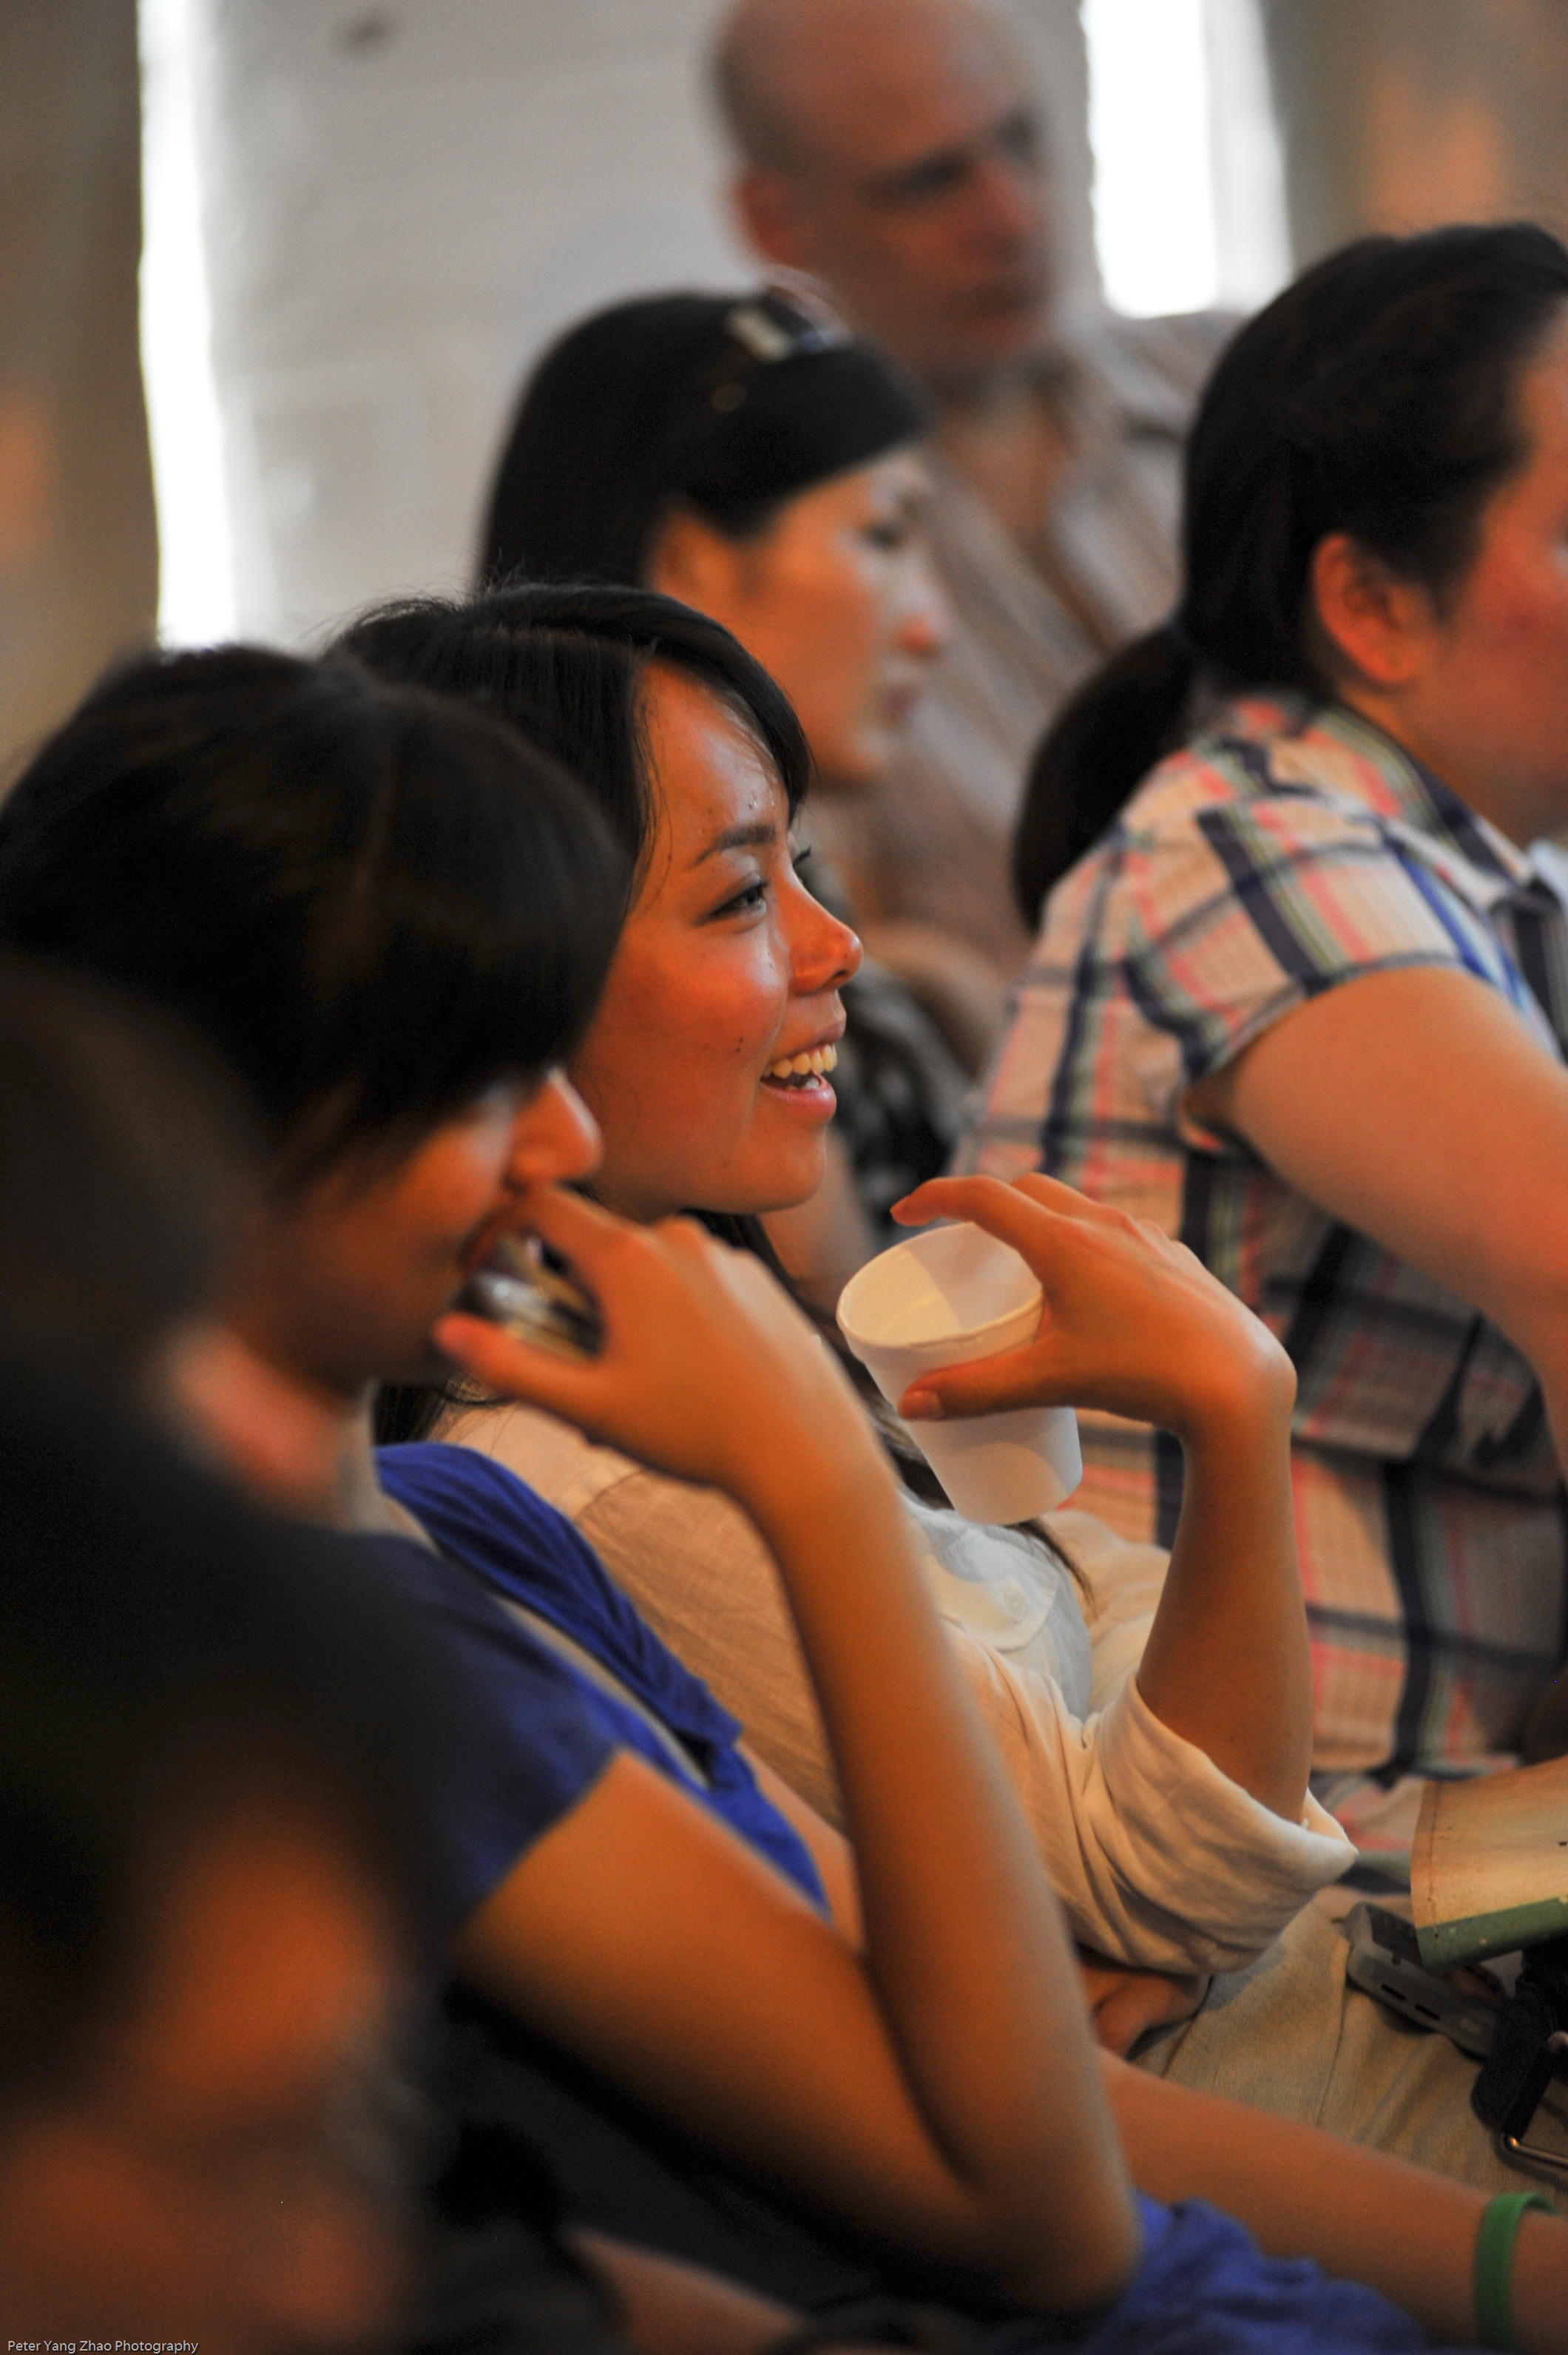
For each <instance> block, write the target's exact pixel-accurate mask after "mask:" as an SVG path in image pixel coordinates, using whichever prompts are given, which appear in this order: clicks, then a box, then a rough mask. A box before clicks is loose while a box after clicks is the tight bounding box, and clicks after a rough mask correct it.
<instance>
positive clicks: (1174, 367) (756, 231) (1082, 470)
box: [713, 0, 1222, 968]
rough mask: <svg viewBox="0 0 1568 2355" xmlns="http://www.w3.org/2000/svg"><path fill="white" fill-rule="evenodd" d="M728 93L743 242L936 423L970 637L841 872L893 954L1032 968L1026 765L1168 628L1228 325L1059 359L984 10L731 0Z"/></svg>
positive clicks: (947, 534)
mask: <svg viewBox="0 0 1568 2355" xmlns="http://www.w3.org/2000/svg"><path fill="white" fill-rule="evenodd" d="M713 67H714V83H715V89H716V92H717V95H718V99H719V103H720V110H721V112H722V114H723V116H724V120H725V123H726V124H727V126H728V128H729V131H730V133H731V137H732V139H733V141H734V144H735V147H736V150H737V155H738V158H739V165H740V169H739V173H738V176H737V179H736V182H735V187H734V198H735V204H736V208H737V210H738V212H739V214H740V217H741V222H742V224H743V226H744V229H745V231H746V233H747V235H748V237H749V238H750V240H751V241H752V244H753V245H754V246H755V247H756V249H757V250H758V251H759V252H760V253H761V254H763V256H764V257H765V258H766V259H767V260H769V261H773V262H774V263H778V264H783V265H784V266H786V267H788V268H791V269H794V270H800V271H805V272H809V273H810V274H811V275H812V276H814V277H816V278H818V279H820V280H821V281H822V282H823V283H824V284H825V285H826V287H827V290H828V291H829V293H831V294H832V296H833V298H834V300H835V302H836V303H837V305H838V306H839V307H840V309H842V310H843V312H844V313H845V314H846V315H847V316H848V318H849V319H850V320H851V321H852V322H853V323H854V324H855V325H857V326H859V327H860V328H861V329H863V330H864V331H865V332H866V333H868V334H870V335H873V336H877V337H879V338H880V341H881V342H882V343H883V344H885V345H886V346H887V347H888V349H889V350H890V351H891V352H892V353H893V354H894V356H895V357H897V358H898V359H900V360H901V361H902V363H903V364H904V366H905V367H906V368H909V369H910V370H911V372H912V374H913V375H914V376H916V377H917V378H919V379H920V380H921V382H922V383H923V386H924V387H925V389H926V392H927V394H928V396H929V398H930V400H931V403H932V407H933V416H934V433H933V471H934V473H935V476H936V498H935V503H934V508H933V542H934V551H935V556H936V560H937V564H938V566H939V568H940V570H941V572H942V575H943V579H944V585H945V586H946V589H947V591H948V594H949V597H950V599H951V602H952V604H953V608H954V612H955V618H956V620H957V623H958V625H959V626H958V631H957V633H956V634H955V644H954V646H953V649H952V651H951V653H950V655H948V656H947V658H946V659H945V661H944V663H943V665H942V666H940V668H939V670H938V672H937V674H936V676H935V678H934V681H933V687H932V690H931V692H930V693H929V695H928V696H927V697H926V698H925V700H924V702H923V705H922V706H921V708H920V709H919V711H918V712H917V714H916V716H915V719H914V720H913V723H912V731H911V740H910V746H909V751H908V753H907V755H906V757H905V758H904V759H903V760H902V761H901V763H900V764H899V766H898V768H897V770H896V771H895V773H894V774H893V776H892V778H891V780H890V782H889V783H888V784H887V785H885V786H883V787H882V788H880V791H879V792H878V793H877V794H876V795H875V796H874V798H873V799H872V800H871V801H870V802H869V803H868V804H867V805H865V806H863V807H860V808H859V809H858V810H857V811H856V812H855V813H854V815H856V816H857V817H858V818H859V826H860V829H861V830H860V833H859V839H856V840H851V841H848V842H845V843H841V844H840V845H838V846H837V847H838V851H839V855H840V857H841V858H843V859H844V860H845V861H846V863H847V864H848V866H849V867H850V868H851V871H852V875H853V879H854V883H855V887H856V890H857V892H858V894H859V905H860V907H861V910H862V913H866V912H868V911H869V912H870V913H872V914H873V916H874V917H875V918H878V919H880V937H879V938H878V941H877V945H878V948H879V949H880V953H881V954H884V955H885V956H890V957H891V958H892V959H893V961H898V956H897V952H898V947H899V940H898V935H899V934H900V933H902V932H910V933H911V935H912V937H911V940H910V942H909V943H906V945H907V946H909V947H910V948H911V950H912V953H913V954H918V943H916V942H915V941H914V939H913V932H914V931H915V930H918V929H919V928H923V927H937V928H939V929H940V930H942V931H943V932H948V933H954V934H957V935H960V936H962V937H963V939H965V941H966V942H967V943H969V944H970V946H971V948H972V949H977V950H979V951H981V952H983V953H984V954H986V955H987V956H988V957H990V958H992V959H994V960H995V961H996V962H997V964H1000V965H1001V966H1002V967H1004V968H1011V967H1015V966H1016V965H1017V964H1019V962H1021V960H1022V957H1023V955H1024V954H1025V952H1026V949H1027V946H1028V940H1027V935H1026V933H1025V932H1024V930H1023V927H1022V924H1021V922H1020V921H1019V917H1018V915H1017V913H1016V912H1015V910H1014V906H1013V899H1012V892H1011V888H1010V885H1009V882H1008V847H1009V844H1010V838H1011V833H1012V827H1013V823H1014V820H1015V817H1016V815H1017V811H1018V804H1019V792H1020V788H1021V784H1022V779H1023V773H1024V769H1025V765H1026V763H1027V762H1028V759H1029V753H1030V751H1031V750H1032V749H1033V746H1034V744H1035V742H1036V741H1037V739H1038V737H1039V736H1040V732H1041V730H1042V729H1043V728H1044V727H1045V725H1046V723H1047V721H1048V720H1049V719H1051V716H1052V715H1053V714H1054V712H1055V710H1056V709H1057V708H1058V706H1059V705H1060V704H1061V701H1062V700H1063V699H1064V698H1065V697H1066V696H1067V695H1068V694H1069V693H1070V692H1071V691H1072V687H1074V686H1075V685H1076V684H1077V683H1078V681H1079V680H1080V679H1081V678H1083V677H1085V676H1086V674H1087V673H1088V672H1089V671H1091V670H1092V669H1093V668H1094V666H1096V665H1097V664H1098V663H1099V662H1100V661H1101V660H1103V658H1104V655H1106V654H1108V653H1110V652H1111V651H1112V650H1113V649H1114V648H1115V646H1117V645H1120V644H1121V643H1122V642H1123V641H1124V640H1125V639H1126V638H1128V637H1131V636H1133V635H1136V634H1137V633H1138V632H1139V631H1142V630H1145V629H1147V628H1148V627H1149V626H1150V625H1151V624H1152V623H1154V622H1156V621H1157V620H1158V619H1159V617H1160V616H1161V615H1162V614H1163V613H1166V612H1167V611H1168V608H1169V605H1170V602H1171V598H1172V593H1173V590H1174V584H1175V570H1174V562H1173V554H1172V548H1173V541H1174V536H1175V527H1176V515H1177V503H1178V479H1177V476H1178V462H1179V447H1180V436H1181V434H1182V432H1184V430H1185V427H1186V423H1187V419H1188V416H1189V411H1190V409H1191V405H1192V401H1193V400H1194V398H1195V395H1196V393H1197V390H1198V389H1199V387H1200V384H1201V382H1202V379H1203V378H1204V376H1205V375H1206V374H1207V372H1208V368H1209V366H1210V364H1211V360H1212V359H1213V357H1214V356H1215V353H1216V351H1217V349H1218V347H1219V343H1220V341H1221V332H1222V331H1221V325H1220V323H1218V322H1216V321H1213V320H1211V319H1208V318H1195V319H1181V320H1158V321H1152V320H1150V321H1137V322H1133V321H1127V320H1115V319H1112V318H1110V317H1109V316H1106V317H1104V319H1103V320H1102V321H1101V322H1100V323H1099V324H1098V325H1096V326H1095V327H1094V328H1093V331H1092V332H1090V333H1087V334H1084V335H1081V336H1074V337H1073V339H1072V342H1071V344H1069V343H1068V342H1067V341H1066V340H1065V339H1064V338H1062V337H1061V336H1060V335H1058V334H1055V333H1053V331H1052V326H1051V296H1052V293H1053V284H1052V257H1051V233H1050V212H1049V204H1048V187H1047V175H1046V169H1045V161H1044V155H1043V134H1042V124H1041V119H1040V107H1039V102H1038V101H1037V98H1036V95H1035V92H1034V91H1033V89H1032V87H1031V84H1030V80H1029V73H1028V71H1027V69H1026V68H1025V65H1024V62H1023V59H1022V58H1021V56H1020V54H1019V47H1018V45H1017V42H1016V41H1015V39H1014V37H1013V34H1012V32H1011V29H1010V28H1009V27H1008V23H1007V20H1006V18H1005V17H1004V16H1002V15H1001V14H1000V13H999V12H998V11H997V10H996V9H995V8H993V7H991V6H989V5H983V0H740V5H739V6H737V7H736V8H735V9H734V10H733V11H732V13H731V15H730V16H728V17H727V18H726V19H725V20H724V21H723V23H722V25H721V27H720V35H719V40H718V46H717V48H716V50H715V53H714V59H713ZM873 930H876V927H873Z"/></svg>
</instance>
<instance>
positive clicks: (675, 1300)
mask: <svg viewBox="0 0 1568 2355" xmlns="http://www.w3.org/2000/svg"><path fill="white" fill-rule="evenodd" d="M520 1211H521V1216H520V1219H519V1222H518V1223H519V1224H520V1225H521V1226H523V1227H526V1228H527V1229H528V1231H531V1232H532V1233H534V1234H537V1235H539V1236H540V1237H541V1238H542V1239H543V1241H546V1242H547V1243H549V1244H550V1245H551V1246H552V1248H553V1249H555V1250H557V1251H559V1252H560V1253H561V1254H562V1256H563V1257H564V1258H565V1259H566V1260H567V1261H568V1262H569V1263H570V1264H571V1269H572V1272H573V1273H574V1275H575V1276H576V1277H577V1278H578V1279H579V1281H580V1282H581V1284H582V1285H583V1286H584V1288H585V1289H586V1290H587V1291H589V1292H590V1293H592V1295H593V1298H594V1300H595V1302H596V1303H597V1305H598V1307H599V1311H600V1315H601V1316H602V1317H603V1325H604V1343H603V1349H602V1350H601V1351H600V1353H599V1355H598V1356H597V1357H595V1358H592V1359H568V1358H562V1357H558V1356H555V1355H553V1354H552V1353H550V1352H549V1351H547V1350H543V1349H538V1348H530V1347H529V1346H528V1343H527V1342H523V1341H518V1340H517V1339H515V1338H514V1337H512V1336H511V1335H510V1334H509V1333H507V1332H505V1331H504V1330H502V1328H501V1327H498V1326H496V1325H492V1324H488V1323H486V1322H485V1319H484V1318H482V1317H477V1316H460V1315H450V1316H443V1318H442V1319H441V1321H440V1322H439V1324H437V1326H436V1327H435V1328H434V1333H433V1338H434V1340H435V1342H436V1345H437V1347H438V1348H441V1349H443V1350H444V1351H445V1353H446V1354H447V1356H448V1357H450V1358H451V1359H453V1362H454V1363H455V1364H456V1365H458V1366H460V1367H461V1368H462V1369H463V1370H464V1373H467V1374H471V1375H473V1377H474V1378H475V1380H476V1381H480V1382H483V1383H484V1384H485V1386H486V1388H487V1389H490V1390H492V1391H498V1392H499V1393H500V1394H501V1395H503V1396H504V1397H507V1398H515V1399H521V1400H524V1401H527V1402H528V1404H529V1405H531V1406H538V1407H543V1408H544V1409H546V1411H547V1412H549V1413H551V1414H557V1415H560V1416H562V1417H563V1418H564V1419H565V1420H566V1421H567V1422H569V1423H577V1424H579V1425H581V1428H582V1429H583V1430H585V1431H587V1432H589V1433H592V1436H593V1437H595V1438H597V1439H601V1440H603V1441H604V1442H606V1443H607V1444H609V1445H611V1446H613V1447H618V1448H620V1449H621V1450H623V1452H624V1454H626V1455H635V1456H636V1457H637V1458H639V1460H640V1461H642V1462H643V1463H645V1464H651V1465H655V1466H656V1468H657V1469H658V1470H660V1471H663V1472H672V1473H675V1474H677V1476H679V1477H680V1478H682V1479H686V1480H697V1481H701V1482H704V1483H705V1484H708V1485H710V1486H712V1487H719V1488H723V1489H725V1490H727V1491H728V1492H729V1494H730V1495H731V1496H733V1497H737V1498H739V1499H740V1501H741V1502H742V1503H747V1502H749V1501H750V1500H751V1498H752V1494H753V1491H755V1490H757V1489H758V1488H759V1487H766V1485H767V1483H768V1482H769V1481H770V1480H774V1481H777V1480H778V1479H780V1478H781V1477H782V1478H785V1479H787V1478H790V1477H793V1478H794V1479H795V1480H796V1481H798V1482H799V1483H800V1484H801V1485H803V1486H804V1485H805V1484H807V1483H808V1482H813V1481H815V1480H816V1478H818V1477H819V1476H822V1475H823V1474H824V1473H827V1472H834V1471H841V1470H843V1469H845V1468H847V1467H850V1466H852V1468H853V1470H854V1473H855V1475H856V1476H860V1477H866V1478H873V1479H875V1478H880V1477H882V1476H883V1475H882V1472H881V1459H880V1455H879V1453H878V1451H877V1450H876V1449H875V1448H874V1446H873V1445H872V1444H871V1442H870V1441H869V1438H868V1437H867V1435H866V1426H865V1418H864V1417H863V1416H862V1415H861V1413H860V1412H859V1406H858V1403H857V1401H856V1399H855V1395H854V1392H853V1391H851V1389H850V1387H849V1385H848V1382H847V1381H846V1380H845V1378H844V1375H843V1373H842V1371H841V1370H840V1369H839V1366H838V1364H837V1360H836V1359H835V1358H834V1355H833V1353H832V1351H831V1350H830V1349H828V1348H825V1347H824V1346H823V1344H822V1342H821V1340H820V1339H819V1337H818V1336H817V1335H816V1333H815V1332H813V1330H812V1328H811V1327H810V1325H809V1324H808V1323H807V1321H806V1319H805V1317H804V1316H802V1315H801V1313H800V1311H799V1310H798V1309H797V1308H796V1307H795V1304H794V1302H793V1301H791V1300H790V1299H789V1298H788V1296H787V1295H786V1294H785V1293H784V1291H783V1290H782V1289H781V1287H780V1286H779V1285H778V1284H776V1283H775V1282H774V1280H773V1277H772V1276H771V1275H770V1274H769V1273H768V1272H767V1270H766V1269H765V1268H764V1267H763V1265H762V1264H761V1263H760V1262H759V1261H757V1260H755V1259H753V1258H752V1256H751V1255H750V1253H748V1252H739V1251H732V1250H731V1249H730V1248H729V1246H728V1245H726V1244H724V1243H720V1242H716V1241H714V1240H713V1238H712V1237H711V1236H710V1235H708V1234H706V1233H705V1232H704V1231H703V1230H702V1229H701V1228H700V1227H699V1226H697V1225H695V1224H694V1223H693V1222H692V1221H690V1220H686V1219H670V1220H665V1221H663V1222H662V1223H661V1224H660V1225H657V1226H654V1227H638V1226H632V1225H629V1224H628V1223H627V1222H626V1221H625V1220H622V1219H618V1218H615V1217H613V1215H612V1214H611V1213H610V1212H609V1211H607V1210H603V1209H600V1208H599V1207H598V1206H597V1204H595V1203H592V1202H586V1201H584V1200H582V1199H581V1197H580V1196H578V1195H575V1194H570V1193H565V1192H562V1191H560V1189H558V1188H554V1187H539V1188H535V1189H533V1190H532V1191H531V1192H529V1193H528V1194H527V1195H525V1196H524V1198H523V1199H522V1202H521V1205H520ZM840 1459H842V1462H841V1461H840Z"/></svg>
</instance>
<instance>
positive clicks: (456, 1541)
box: [377, 1440, 593, 1565]
mask: <svg viewBox="0 0 1568 2355" xmlns="http://www.w3.org/2000/svg"><path fill="white" fill-rule="evenodd" d="M377 1465H378V1468H379V1472H380V1476H381V1481H382V1485H383V1486H384V1487H386V1489H387V1490H388V1491H389V1494H390V1495H391V1496H393V1497H396V1498H397V1500H398V1502H399V1503H400V1504H401V1505H405V1506H407V1508H408V1509H409V1511H410V1512H411V1513H412V1514H413V1515H414V1517H415V1518H416V1519H417V1520H420V1521H422V1522H423V1524H424V1526H425V1528H426V1529H429V1531H430V1533H431V1535H432V1538H434V1539H435V1540H436V1543H437V1544H438V1545H440V1546H442V1547H443V1550H446V1551H448V1552H450V1553H453V1554H454V1555H456V1556H457V1558H458V1559H459V1560H460V1561H461V1560H466V1559H470V1558H471V1557H472V1556H474V1555H475V1553H476V1554H477V1555H479V1556H480V1557H481V1558H483V1559H484V1560H485V1562H486V1564H488V1563H489V1562H490V1561H492V1560H493V1559H501V1560H505V1559H506V1557H507V1555H508V1554H509V1553H511V1552H512V1551H514V1550H516V1551H517V1552H520V1553H521V1554H522V1555H523V1556H525V1557H527V1558H528V1559H533V1558H536V1557H537V1558H539V1559H543V1560H548V1561H558V1562H563V1563H571V1564H573V1565H575V1564H576V1563H577V1561H578V1560H579V1557H586V1559H587V1561H589V1562H590V1563H592V1559H593V1558H592V1554H591V1553H590V1552H589V1550H588V1548H587V1547H586V1546H585V1545H584V1544H583V1542H582V1540H581V1538H580V1537H579V1536H578V1534H577V1532H576V1530H575V1529H573V1528H572V1526H571V1521H570V1520H568V1518H566V1516H565V1515H564V1514H563V1513H561V1512H560V1511H558V1510H557V1508H556V1507H555V1506H554V1505H551V1504H548V1503H547V1502H546V1501H545V1499H544V1497H541V1496H539V1495H537V1494H536V1492H535V1491H534V1490H533V1489H532V1488H531V1487H529V1486H528V1483H527V1482H526V1481H525V1480H522V1479H519V1477H518V1476H517V1473H516V1472H514V1471H513V1470H511V1469H510V1468H509V1466H508V1465H505V1464H498V1463H496V1461H495V1460H494V1458H493V1457H491V1456H489V1455H481V1454H479V1452H478V1451H477V1450H476V1449H475V1448H472V1447H464V1446H454V1445H453V1444H450V1443H449V1442H448V1441H445V1440H431V1441H423V1442H421V1443H419V1444H415V1445H411V1446H404V1447H383V1448H380V1449H379V1450H378V1451H377Z"/></svg>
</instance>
